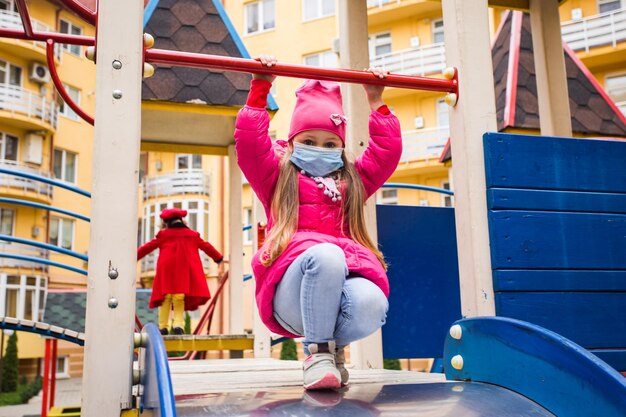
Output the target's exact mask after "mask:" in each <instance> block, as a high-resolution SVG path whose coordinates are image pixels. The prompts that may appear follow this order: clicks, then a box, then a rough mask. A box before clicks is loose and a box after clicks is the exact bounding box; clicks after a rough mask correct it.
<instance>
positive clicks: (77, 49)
mask: <svg viewBox="0 0 626 417" xmlns="http://www.w3.org/2000/svg"><path fill="white" fill-rule="evenodd" d="M63 23H65V24H67V32H63V30H62V29H61V25H62V24H63ZM73 29H76V31H74V30H73ZM73 32H77V33H73ZM59 33H65V34H67V35H82V34H83V28H82V27H80V26H78V25H75V24H74V23H72V22H70V21H69V20H67V19H63V18H61V19H59ZM61 49H62V50H63V51H66V52H68V53H70V54H72V55H74V56H77V57H79V58H82V47H81V46H80V45H70V44H66V43H64V44H61Z"/></svg>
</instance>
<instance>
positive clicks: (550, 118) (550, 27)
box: [529, 0, 572, 137]
mask: <svg viewBox="0 0 626 417" xmlns="http://www.w3.org/2000/svg"><path fill="white" fill-rule="evenodd" d="M529 5H530V25H531V28H532V34H533V53H534V58H535V74H536V77H537V100H538V101H539V125H540V127H541V134H542V135H545V136H566V137H571V136H572V118H571V114H570V108H569V94H568V91H567V75H566V71H565V56H564V51H563V40H562V38H561V21H560V18H559V2H558V1H557V0H530V4H529Z"/></svg>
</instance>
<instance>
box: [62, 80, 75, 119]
mask: <svg viewBox="0 0 626 417" xmlns="http://www.w3.org/2000/svg"><path fill="white" fill-rule="evenodd" d="M63 87H65V91H67V94H68V95H69V96H70V98H71V99H72V100H74V103H76V105H77V106H80V89H78V88H76V87H72V86H71V85H67V84H63ZM58 98H59V100H58V102H59V114H60V115H61V116H63V117H67V118H68V119H70V120H80V118H79V117H78V114H76V112H75V111H74V110H72V108H71V107H70V106H69V105H68V104H67V103H66V102H65V100H63V97H61V95H59V96H58Z"/></svg>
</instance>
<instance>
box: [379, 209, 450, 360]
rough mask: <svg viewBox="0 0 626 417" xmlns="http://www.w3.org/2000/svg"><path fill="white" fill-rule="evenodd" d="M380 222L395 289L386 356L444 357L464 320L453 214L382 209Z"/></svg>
mask: <svg viewBox="0 0 626 417" xmlns="http://www.w3.org/2000/svg"><path fill="white" fill-rule="evenodd" d="M377 222H378V241H379V244H380V248H381V250H382V251H383V254H384V255H385V259H386V260H387V262H388V264H389V271H388V275H389V283H390V285H391V294H390V297H389V313H388V316H387V323H386V324H385V325H384V326H383V355H384V357H385V358H432V357H440V356H441V352H442V349H443V340H444V337H445V334H446V331H447V329H448V327H449V326H450V323H452V322H454V321H455V320H458V319H459V318H461V302H460V295H459V294H460V293H459V272H458V261H457V252H456V232H455V226H454V210H453V209H452V208H445V207H411V206H391V205H379V206H378V207H377Z"/></svg>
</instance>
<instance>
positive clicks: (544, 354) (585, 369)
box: [444, 317, 626, 417]
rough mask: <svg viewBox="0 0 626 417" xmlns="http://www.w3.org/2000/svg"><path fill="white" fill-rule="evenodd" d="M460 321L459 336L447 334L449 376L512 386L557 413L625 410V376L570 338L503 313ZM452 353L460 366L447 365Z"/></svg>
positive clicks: (617, 413)
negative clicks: (506, 316)
mask: <svg viewBox="0 0 626 417" xmlns="http://www.w3.org/2000/svg"><path fill="white" fill-rule="evenodd" d="M458 324H459V325H460V326H461V329H462V337H461V338H460V339H459V340H457V339H453V338H452V337H451V336H449V335H448V337H447V338H446V344H445V352H444V364H445V365H444V366H445V370H446V377H447V378H448V379H454V380H471V381H480V382H487V383H490V384H495V385H498V386H501V387H505V388H508V389H511V390H513V391H515V392H517V393H519V394H521V395H524V396H525V397H527V398H529V399H531V400H533V401H535V402H537V403H538V404H540V405H541V406H543V407H544V408H546V409H547V410H549V411H551V412H552V413H554V414H555V415H557V416H560V417H591V416H602V417H623V416H624V415H625V412H626V378H624V377H623V376H622V375H621V374H619V373H618V372H617V371H615V370H614V369H612V368H611V367H609V366H608V365H607V364H605V363H604V362H602V361H600V360H599V359H598V358H596V357H595V356H594V355H592V354H590V353H589V352H587V351H586V350H585V349H583V348H581V347H580V346H578V345H576V344H575V343H573V342H571V341H570V340H568V339H566V338H564V337H562V336H559V335H558V334H556V333H553V332H551V331H549V330H546V329H543V328H541V327H539V326H535V325H532V324H530V323H525V322H521V321H518V320H511V319H505V318H502V317H483V318H472V319H465V320H461V321H460V322H459V323H458ZM456 355H460V356H461V357H462V358H463V367H462V369H460V370H457V369H454V368H453V367H452V366H451V365H450V364H451V359H452V358H453V357H454V356H456ZM477 415H480V414H477Z"/></svg>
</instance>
